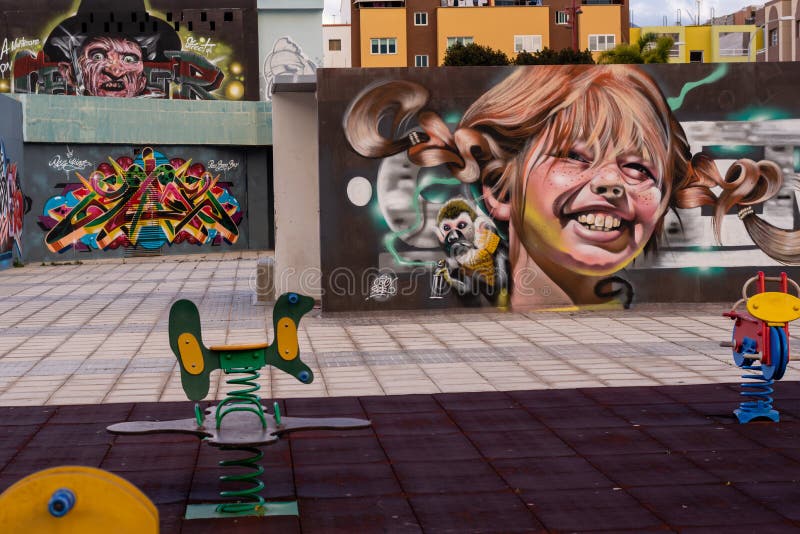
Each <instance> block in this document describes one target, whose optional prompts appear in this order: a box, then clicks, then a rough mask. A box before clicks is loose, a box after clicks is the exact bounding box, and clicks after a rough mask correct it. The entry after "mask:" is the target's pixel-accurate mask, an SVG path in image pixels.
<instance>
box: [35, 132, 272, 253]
mask: <svg viewBox="0 0 800 534" xmlns="http://www.w3.org/2000/svg"><path fill="white" fill-rule="evenodd" d="M259 156H260V155H258V154H256V155H255V156H254V155H252V154H250V153H249V152H248V151H247V150H244V149H235V148H230V149H225V148H207V147H188V146H169V147H148V146H136V147H130V146H117V145H76V146H70V145H50V144H34V145H28V146H27V147H26V160H27V162H28V172H29V180H28V183H29V184H30V188H29V189H30V196H31V198H32V201H31V210H30V213H29V215H28V216H27V217H26V232H25V239H24V240H23V244H24V246H26V247H27V248H28V250H29V253H28V257H29V258H31V259H34V260H39V259H44V260H56V259H59V258H65V257H67V258H70V259H71V258H73V257H76V258H81V257H84V258H85V257H105V256H108V255H124V254H130V253H135V252H142V253H148V252H150V253H162V254H167V253H181V254H187V253H192V252H199V251H210V250H212V248H217V247H218V248H219V249H220V250H225V249H240V248H248V247H250V246H256V247H261V248H265V246H266V243H265V241H266V240H267V234H268V226H269V224H270V222H269V219H268V218H267V217H266V213H267V211H268V210H267V208H266V204H267V195H266V194H262V192H261V191H256V192H255V195H251V196H254V199H255V202H256V214H255V217H251V216H250V214H249V213H248V199H249V196H248V190H250V189H253V188H252V187H250V184H249V182H250V181H252V180H257V181H264V182H266V181H267V176H266V168H261V166H260V165H258V164H257V163H258V160H260V159H263V158H261V157H259ZM254 160H255V161H256V163H251V162H253V161H254ZM249 163H251V164H250V165H249ZM248 167H250V169H248ZM265 167H266V165H265ZM261 173H264V175H261ZM251 174H254V175H255V176H251ZM256 189H257V188H256ZM262 197H264V198H262ZM250 200H253V198H250ZM252 218H254V219H255V221H254V222H255V224H256V229H255V230H252V229H251V228H252V226H253V225H252V224H251V221H250V219H252ZM254 233H255V234H257V235H254V236H253V238H252V239H251V235H253V234H254Z"/></svg>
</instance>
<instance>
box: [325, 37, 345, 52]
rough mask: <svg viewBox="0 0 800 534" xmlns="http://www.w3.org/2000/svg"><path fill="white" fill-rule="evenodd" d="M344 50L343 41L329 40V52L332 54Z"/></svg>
mask: <svg viewBox="0 0 800 534" xmlns="http://www.w3.org/2000/svg"><path fill="white" fill-rule="evenodd" d="M341 49H342V40H341V39H328V50H330V51H332V52H339V51H341Z"/></svg>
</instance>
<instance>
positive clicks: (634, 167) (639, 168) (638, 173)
mask: <svg viewBox="0 0 800 534" xmlns="http://www.w3.org/2000/svg"><path fill="white" fill-rule="evenodd" d="M622 168H623V169H626V171H625V175H626V176H629V177H631V178H634V179H636V180H639V181H641V180H646V179H650V180H653V181H654V182H655V181H657V180H656V177H655V176H654V175H653V173H652V172H651V171H650V169H648V168H647V167H646V166H644V165H642V164H641V163H626V164H624V165H623V166H622Z"/></svg>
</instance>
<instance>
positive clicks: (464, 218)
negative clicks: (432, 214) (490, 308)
mask: <svg viewBox="0 0 800 534" xmlns="http://www.w3.org/2000/svg"><path fill="white" fill-rule="evenodd" d="M436 237H437V238H438V239H439V243H440V244H441V245H442V248H443V249H444V252H445V254H446V258H445V260H444V261H443V262H440V263H439V265H438V268H437V270H436V273H435V274H436V276H442V277H443V278H444V280H445V281H446V282H447V283H448V284H449V286H450V287H453V288H454V289H455V290H456V291H457V292H458V294H459V295H462V296H466V295H473V296H474V295H476V294H477V293H478V292H480V293H481V294H483V295H484V296H485V297H486V298H488V299H489V301H490V302H493V303H494V304H495V305H497V306H500V307H505V306H506V305H507V298H508V245H507V244H506V243H505V242H504V241H503V240H502V239H501V238H500V235H499V234H498V232H497V228H496V227H495V225H494V223H493V222H492V220H491V219H489V218H488V217H486V216H485V215H479V214H478V212H477V210H476V208H474V207H473V206H471V205H470V204H469V203H468V202H467V200H466V199H463V198H453V199H450V200H448V201H447V202H445V204H444V205H443V206H442V207H441V209H440V210H439V214H438V216H437V218H436Z"/></svg>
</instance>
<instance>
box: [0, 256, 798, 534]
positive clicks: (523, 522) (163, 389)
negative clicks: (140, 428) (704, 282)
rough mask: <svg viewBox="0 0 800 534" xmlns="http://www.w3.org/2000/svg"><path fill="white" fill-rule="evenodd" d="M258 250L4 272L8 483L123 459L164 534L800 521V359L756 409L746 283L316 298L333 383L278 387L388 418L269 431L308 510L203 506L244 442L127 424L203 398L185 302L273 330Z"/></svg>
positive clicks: (323, 372) (298, 408)
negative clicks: (190, 508) (672, 296)
mask: <svg viewBox="0 0 800 534" xmlns="http://www.w3.org/2000/svg"><path fill="white" fill-rule="evenodd" d="M257 257H258V254H257V253H254V252H245V253H225V254H210V255H205V256H190V257H161V258H147V259H133V260H130V259H129V260H125V261H124V262H123V261H122V260H109V261H89V262H84V263H81V264H75V263H72V264H65V265H29V266H26V267H23V268H19V269H9V270H6V271H0V296H1V297H2V302H3V304H4V306H3V309H2V310H0V427H2V428H0V491H2V490H4V489H5V488H7V487H8V486H9V485H11V484H13V483H14V482H16V481H17V480H19V479H20V478H22V477H23V476H25V475H27V474H30V473H32V472H35V471H38V470H41V469H45V468H48V467H52V466H56V465H67V464H73V465H87V466H94V467H100V468H103V469H107V470H109V471H111V472H112V473H116V474H118V475H120V476H122V477H124V478H126V479H128V480H129V481H131V482H133V483H134V484H136V485H137V486H138V487H139V488H140V489H142V491H144V493H145V494H146V495H147V496H148V497H149V498H150V499H151V500H152V501H153V502H154V503H155V504H156V505H157V507H158V510H159V513H160V516H161V531H162V532H164V533H172V532H181V531H183V532H189V533H195V532H206V531H211V530H212V529H214V530H215V531H219V529H220V528H223V527H222V526H221V525H222V523H221V522H224V521H227V522H228V523H227V524H226V526H225V527H224V531H225V532H258V531H262V530H263V529H264V528H265V525H268V526H269V527H270V528H273V529H274V531H276V532H281V533H284V532H285V533H292V532H304V533H306V532H322V533H325V532H358V533H362V532H365V533H368V532H454V533H462V532H502V533H507V532H508V533H510V532H536V531H550V532H574V531H596V532H624V531H630V532H650V531H653V532H665V531H666V532H669V531H678V532H733V533H735V532H756V531H757V532H784V531H785V532H796V531H797V530H798V529H799V528H800V507H798V506H797V503H798V502H800V482H799V481H800V447H799V446H798V444H800V381H798V379H800V371H798V367H797V365H796V364H795V362H790V364H789V371H787V373H786V376H785V377H784V379H783V380H781V381H780V382H778V383H776V385H775V395H774V397H775V407H776V408H777V409H778V410H779V411H780V412H781V422H780V423H778V424H773V423H766V422H753V423H750V424H747V425H740V424H738V422H737V421H736V419H735V417H734V416H733V414H732V411H733V409H734V408H736V407H737V405H738V403H739V400H740V399H739V395H738V393H739V386H738V382H739V378H738V377H739V375H740V374H741V370H739V369H737V368H736V367H735V365H734V364H733V362H732V358H731V353H730V349H727V348H723V347H720V346H719V342H720V341H723V340H727V339H730V335H731V333H730V332H731V330H730V328H731V322H730V320H729V319H727V318H724V317H722V316H721V313H722V312H723V311H726V307H729V306H730V305H731V303H732V302H733V301H734V300H735V299H736V298H738V296H736V295H732V296H731V302H728V303H709V304H688V305H687V304H682V305H638V306H637V305H634V308H633V309H631V310H627V311H623V310H618V311H617V310H603V311H593V312H592V311H567V312H532V313H501V312H497V311H494V310H446V311H436V312H413V313H412V312H388V311H387V312H377V313H376V312H373V313H369V314H366V313H353V314H333V315H331V314H324V315H320V314H319V313H318V310H315V311H313V312H311V313H310V314H309V315H307V316H306V317H305V318H304V319H303V320H302V322H301V323H300V328H299V331H298V333H299V337H300V350H301V352H302V357H303V360H304V361H305V362H306V363H308V364H309V365H310V366H311V367H312V368H313V369H314V371H315V375H316V379H315V381H314V383H312V384H311V385H303V384H300V383H299V382H297V381H295V380H294V379H293V378H291V377H284V376H281V375H280V373H277V372H276V373H272V372H265V373H264V375H263V376H262V379H261V383H262V384H263V389H262V390H261V392H260V393H261V396H262V397H263V398H265V399H270V398H274V399H277V400H278V401H279V403H280V405H281V412H282V413H283V414H284V415H285V416H321V417H337V416H339V417H357V418H367V419H370V420H371V421H372V427H371V428H367V429H361V430H350V431H309V432H300V433H297V434H294V435H292V436H291V437H289V438H287V439H283V440H281V441H279V442H278V443H277V444H276V445H273V446H269V447H265V448H264V453H265V457H264V460H263V464H264V467H265V469H266V472H265V474H264V476H263V477H262V478H263V480H264V482H265V484H266V489H265V493H264V495H265V496H266V497H267V498H268V500H281V499H284V500H297V502H298V504H299V510H300V515H299V517H289V516H286V517H270V518H267V519H258V518H241V519H224V520H191V521H189V520H184V519H182V517H183V511H184V510H185V507H186V505H187V504H191V503H197V502H210V501H214V500H218V497H219V496H218V493H219V490H220V489H222V488H220V482H219V480H218V477H219V475H220V474H223V473H220V469H219V467H218V466H217V465H216V462H217V460H219V459H221V458H222V455H223V453H222V452H220V451H218V450H216V449H214V448H212V447H209V446H207V445H205V444H201V443H200V441H199V440H198V439H197V438H195V437H191V436H177V435H164V434H162V435H148V436H114V435H111V434H109V433H107V432H106V430H105V428H106V427H107V426H108V425H110V424H113V423H117V422H121V421H138V420H148V419H150V420H167V419H184V418H191V417H192V416H193V404H192V403H189V402H186V401H185V396H184V395H183V391H182V389H181V386H180V380H179V377H178V372H177V369H176V360H175V357H174V356H173V355H172V354H171V353H170V351H169V344H168V340H167V332H166V323H167V314H168V310H169V306H170V304H171V303H172V302H173V301H174V300H175V299H178V298H189V299H191V300H193V301H195V302H196V303H197V304H198V307H199V309H200V314H201V318H202V321H203V329H204V332H203V335H204V338H206V339H207V341H208V342H209V344H212V343H247V342H258V341H263V340H265V339H268V335H269V338H271V332H269V331H268V330H269V329H271V318H270V316H269V314H270V308H269V307H264V306H259V305H254V304H253V302H252V295H253V289H252V282H253V281H254V276H255V264H256V260H257ZM212 391H213V392H214V397H215V398H220V397H222V396H224V394H225V391H226V390H225V384H224V382H222V383H221V384H220V379H219V378H217V382H216V384H215V386H214V388H213V389H212ZM209 400H210V399H209ZM202 404H203V405H208V404H209V402H204V403H202ZM270 404H271V401H270Z"/></svg>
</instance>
